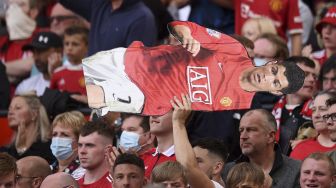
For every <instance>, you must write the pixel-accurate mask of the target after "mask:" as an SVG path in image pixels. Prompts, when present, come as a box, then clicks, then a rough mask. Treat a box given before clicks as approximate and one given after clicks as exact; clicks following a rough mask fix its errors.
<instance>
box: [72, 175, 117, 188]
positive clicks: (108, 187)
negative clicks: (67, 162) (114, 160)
mask: <svg viewBox="0 0 336 188" xmlns="http://www.w3.org/2000/svg"><path fill="white" fill-rule="evenodd" d="M84 177H85V175H84V176H83V177H82V178H81V179H79V180H78V181H77V182H78V184H79V187H81V188H91V187H92V188H97V187H99V188H112V176H111V175H110V173H109V172H106V174H105V175H104V176H103V177H101V178H100V179H99V180H98V181H96V182H94V183H91V184H84Z"/></svg>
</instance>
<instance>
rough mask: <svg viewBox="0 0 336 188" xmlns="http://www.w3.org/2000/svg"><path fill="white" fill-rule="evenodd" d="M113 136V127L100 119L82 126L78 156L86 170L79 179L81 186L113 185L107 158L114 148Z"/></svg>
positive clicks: (103, 187)
mask: <svg viewBox="0 0 336 188" xmlns="http://www.w3.org/2000/svg"><path fill="white" fill-rule="evenodd" d="M113 137H114V129H113V127H111V126H109V125H108V124H107V123H105V122H104V121H102V120H100V119H98V120H96V121H92V122H88V123H86V124H85V125H84V126H83V127H82V129H81V130H80V135H79V139H78V157H79V161H80V163H81V166H82V167H83V168H84V169H86V172H85V174H84V176H83V177H82V178H81V179H79V180H78V184H79V186H85V187H102V188H105V187H107V188H110V187H111V183H112V178H111V176H110V173H109V166H108V161H107V160H106V159H107V154H108V152H109V151H111V149H112V145H113Z"/></svg>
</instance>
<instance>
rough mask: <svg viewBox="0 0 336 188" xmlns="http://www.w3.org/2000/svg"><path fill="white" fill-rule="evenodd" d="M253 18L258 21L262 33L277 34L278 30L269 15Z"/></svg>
mask: <svg viewBox="0 0 336 188" xmlns="http://www.w3.org/2000/svg"><path fill="white" fill-rule="evenodd" d="M251 19H252V20H255V21H256V22H257V24H258V27H259V29H260V33H273V34H277V30H276V28H275V26H274V24H273V22H272V20H271V19H269V18H267V17H258V18H251Z"/></svg>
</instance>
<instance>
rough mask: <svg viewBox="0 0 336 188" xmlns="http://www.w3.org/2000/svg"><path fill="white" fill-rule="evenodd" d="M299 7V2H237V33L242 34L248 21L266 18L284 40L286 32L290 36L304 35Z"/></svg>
mask: <svg viewBox="0 0 336 188" xmlns="http://www.w3.org/2000/svg"><path fill="white" fill-rule="evenodd" d="M298 6H299V5H298V0H235V32H236V33H237V34H240V33H241V28H242V26H243V24H244V22H245V21H246V20H247V19H249V18H253V17H257V16H265V17H268V18H270V19H271V20H272V21H273V23H274V26H275V28H276V29H277V32H278V34H279V35H280V36H281V37H282V38H286V31H288V32H289V34H294V33H302V32H303V29H302V20H301V16H300V12H299V8H298Z"/></svg>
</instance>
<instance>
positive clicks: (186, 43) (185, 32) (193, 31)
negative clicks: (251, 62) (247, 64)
mask: <svg viewBox="0 0 336 188" xmlns="http://www.w3.org/2000/svg"><path fill="white" fill-rule="evenodd" d="M168 30H169V32H170V33H171V34H172V35H173V36H174V37H175V38H176V39H177V40H179V41H180V42H181V43H182V45H183V47H185V48H186V49H187V50H188V51H189V52H191V53H192V54H193V56H196V55H197V53H198V52H199V50H200V49H201V47H202V48H206V49H208V50H211V51H216V52H220V53H226V54H228V55H235V54H236V55H239V56H241V55H244V56H246V57H248V55H247V52H246V49H245V48H244V46H243V45H242V44H240V43H239V42H238V41H237V40H235V39H233V38H232V37H230V36H227V35H225V34H222V33H220V32H218V31H215V30H212V29H209V28H205V27H202V26H200V25H198V24H196V23H193V22H186V21H185V22H184V21H173V22H170V23H169V24H168Z"/></svg>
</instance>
